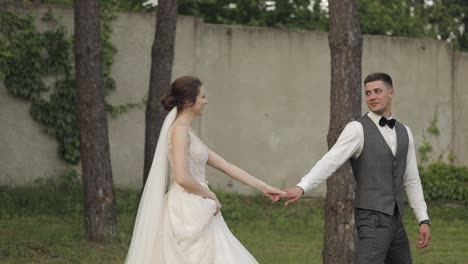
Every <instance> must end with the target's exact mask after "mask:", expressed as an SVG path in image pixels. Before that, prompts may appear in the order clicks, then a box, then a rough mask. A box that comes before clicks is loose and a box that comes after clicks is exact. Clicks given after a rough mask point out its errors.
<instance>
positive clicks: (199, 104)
mask: <svg viewBox="0 0 468 264" xmlns="http://www.w3.org/2000/svg"><path fill="white" fill-rule="evenodd" d="M207 103H208V101H207V100H206V95H205V90H204V88H203V86H201V87H200V91H199V92H198V95H197V98H196V100H195V103H194V104H193V105H192V106H190V107H189V110H190V111H191V112H192V113H193V114H194V115H196V116H200V115H202V114H203V110H204V109H205V105H206V104H207Z"/></svg>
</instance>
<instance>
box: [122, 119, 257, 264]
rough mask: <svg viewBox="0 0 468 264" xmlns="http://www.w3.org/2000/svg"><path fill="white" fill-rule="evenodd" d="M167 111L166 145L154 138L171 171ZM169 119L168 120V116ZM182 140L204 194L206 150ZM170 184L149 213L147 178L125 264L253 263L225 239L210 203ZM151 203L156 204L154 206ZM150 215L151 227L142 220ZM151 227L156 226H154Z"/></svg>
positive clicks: (192, 139)
mask: <svg viewBox="0 0 468 264" xmlns="http://www.w3.org/2000/svg"><path fill="white" fill-rule="evenodd" d="M173 111H174V110H173ZM173 111H171V113H170V114H169V115H168V117H167V118H166V121H168V118H169V119H171V120H169V121H172V122H165V123H166V124H165V127H164V125H163V129H162V130H161V134H162V133H163V132H164V133H165V134H167V137H166V138H165V140H166V142H165V143H162V142H161V139H162V138H160V141H159V143H158V148H159V147H160V146H159V144H161V143H162V144H167V147H165V148H164V150H166V151H167V152H166V155H167V157H168V160H169V163H170V164H171V167H172V164H173V162H172V157H171V152H172V146H171V145H172V144H171V139H170V130H171V129H172V123H173V119H175V116H174V113H173ZM171 114H172V116H170V115H171ZM167 123H170V124H167ZM169 125H171V127H170V128H168V127H169ZM165 130H166V131H165ZM162 136H165V135H162ZM188 136H189V147H188V153H187V156H188V162H189V164H188V166H189V172H190V174H191V177H193V178H194V179H195V180H196V181H198V182H199V183H200V184H201V185H203V186H205V187H206V188H208V186H207V184H206V178H205V167H206V162H207V160H208V151H207V148H206V146H205V144H204V143H203V142H202V141H201V140H200V138H199V137H198V136H197V135H196V134H195V133H194V132H193V131H192V130H191V129H189V130H188ZM157 152H158V150H157V151H156V154H155V156H156V155H157V154H158V153H157ZM159 154H161V153H159ZM156 159H157V157H155V159H154V160H155V161H156ZM165 162H167V160H166V161H165ZM154 165H155V164H153V166H154ZM151 170H153V167H152V169H151ZM152 176H154V175H152V174H151V173H150V176H149V177H152ZM164 176H165V175H164ZM170 178H171V180H170V185H169V186H170V187H169V190H168V192H167V193H166V194H165V196H164V198H163V199H162V203H161V208H160V209H159V212H153V211H154V210H153V209H152V208H151V206H150V205H149V204H151V203H152V201H150V200H149V199H148V197H145V196H154V195H152V193H150V192H148V191H149V190H147V189H148V187H150V185H149V184H148V182H149V180H150V178H148V181H147V186H146V187H145V190H144V193H143V195H142V200H143V199H144V198H146V199H145V200H144V201H142V202H140V207H139V209H138V210H139V211H138V215H137V220H136V221H135V230H134V234H133V238H132V242H131V245H130V249H129V253H128V255H127V260H126V263H127V264H250V263H258V262H257V261H256V260H255V258H254V257H253V256H252V255H251V254H250V253H249V252H248V251H247V249H245V247H244V246H243V245H242V244H241V243H240V242H239V240H237V238H236V237H234V235H233V234H232V233H231V231H230V230H229V228H228V227H227V225H226V223H225V221H224V218H223V216H222V214H221V212H219V213H218V214H216V215H214V214H215V212H216V205H217V204H216V202H215V201H214V200H212V199H205V198H203V197H201V196H198V195H195V194H192V193H189V192H187V191H186V190H185V189H184V188H182V187H181V186H180V185H178V184H177V182H176V181H175V180H174V175H171V177H170ZM164 185H165V184H164ZM150 188H151V187H150ZM145 193H146V195H145ZM153 198H157V197H153ZM154 202H155V203H156V204H157V201H154ZM147 211H151V212H152V213H148V212H147ZM156 211H158V210H156ZM150 215H152V216H153V217H154V218H155V219H153V220H154V221H151V220H150V219H147V218H148V216H150ZM155 222H156V225H157V226H154V225H155V224H154V223H155ZM145 223H146V225H148V229H146V228H145ZM146 231H148V232H146ZM152 236H154V237H152Z"/></svg>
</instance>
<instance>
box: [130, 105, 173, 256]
mask: <svg viewBox="0 0 468 264" xmlns="http://www.w3.org/2000/svg"><path fill="white" fill-rule="evenodd" d="M176 117H177V107H174V108H173V109H172V110H171V111H170V112H169V114H168V115H167V116H166V119H165V120H164V123H163V125H162V128H161V132H160V133H159V139H158V145H157V146H156V152H155V153H154V158H153V163H152V164H151V169H150V172H149V174H148V178H147V180H146V185H145V188H144V189H143V194H142V196H141V200H140V205H139V206H138V213H137V216H136V219H135V227H134V229H133V236H132V241H131V243H130V248H129V250H128V253H127V258H126V260H125V263H126V264H155V263H162V262H161V259H162V251H161V248H162V247H161V245H160V241H161V236H160V227H161V226H162V224H163V217H164V206H165V202H164V201H165V192H166V178H167V164H168V159H167V153H168V133H169V129H170V127H171V125H172V123H174V120H175V118H176Z"/></svg>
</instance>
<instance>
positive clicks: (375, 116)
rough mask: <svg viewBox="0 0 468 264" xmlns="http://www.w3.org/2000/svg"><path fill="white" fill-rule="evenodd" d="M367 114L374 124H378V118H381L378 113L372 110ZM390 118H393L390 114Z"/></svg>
mask: <svg viewBox="0 0 468 264" xmlns="http://www.w3.org/2000/svg"><path fill="white" fill-rule="evenodd" d="M367 116H368V117H369V118H370V119H371V120H372V121H374V123H375V124H376V125H379V121H380V118H382V116H381V115H378V114H376V113H374V112H372V111H369V112H368V113H367ZM392 118H393V115H391V116H390V117H389V118H388V119H392Z"/></svg>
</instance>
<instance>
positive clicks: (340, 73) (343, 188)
mask: <svg viewBox="0 0 468 264" xmlns="http://www.w3.org/2000/svg"><path fill="white" fill-rule="evenodd" d="M329 11H330V20H329V21H330V32H329V37H328V40H329V45H330V53H331V91H330V92H331V96H330V107H331V109H330V127H329V132H328V137H327V141H328V147H329V148H331V147H332V146H333V145H334V144H335V142H336V140H337V139H338V137H339V135H340V133H341V132H342V131H343V128H344V127H345V126H346V124H347V123H348V122H350V121H352V120H355V119H357V118H358V117H359V116H360V114H361V92H360V91H361V57H362V36H361V30H360V25H359V17H358V9H357V0H330V1H329ZM354 185H355V180H354V176H353V174H352V170H351V166H350V164H349V162H346V163H345V164H344V165H343V166H342V167H341V168H340V169H339V170H337V171H336V172H335V173H334V175H333V176H331V177H330V178H329V179H328V180H327V199H326V206H325V207H326V209H325V210H326V212H325V237H324V251H323V263H327V264H350V263H354V254H355V251H356V246H357V236H356V231H355V227H354V207H353V204H354Z"/></svg>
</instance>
